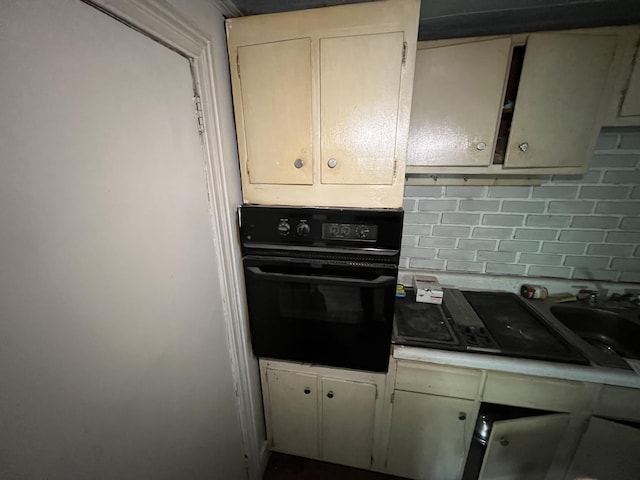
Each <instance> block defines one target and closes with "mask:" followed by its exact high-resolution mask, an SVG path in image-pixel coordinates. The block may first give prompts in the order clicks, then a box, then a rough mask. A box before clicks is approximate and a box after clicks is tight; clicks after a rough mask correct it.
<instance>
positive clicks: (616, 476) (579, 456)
mask: <svg viewBox="0 0 640 480" xmlns="http://www.w3.org/2000/svg"><path fill="white" fill-rule="evenodd" d="M638 452H640V430H639V429H637V428H633V427H630V426H627V425H621V424H619V423H615V422H611V421H608V420H604V419H602V418H598V417H592V418H591V421H590V422H589V427H588V428H587V431H586V432H585V433H584V435H583V436H582V439H581V440H580V445H579V446H578V450H577V451H576V454H575V457H574V458H573V462H572V463H571V466H570V467H569V472H568V473H567V476H566V478H567V479H571V480H573V479H575V478H581V477H585V478H586V477H588V478H597V479H598V480H636V479H637V478H638V475H639V472H640V456H639V455H638Z"/></svg>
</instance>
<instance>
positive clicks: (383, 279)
mask: <svg viewBox="0 0 640 480" xmlns="http://www.w3.org/2000/svg"><path fill="white" fill-rule="evenodd" d="M246 269H247V270H248V271H249V273H251V274H253V275H255V276H256V277H263V278H271V279H274V280H293V281H294V282H305V281H309V280H312V281H314V282H317V283H325V284H344V285H348V286H351V287H372V286H384V285H389V284H391V285H394V284H395V283H396V282H397V279H396V277H392V276H391V275H380V276H379V277H377V278H375V279H373V280H362V279H360V278H358V279H355V278H345V277H327V276H322V277H318V276H315V275H291V274H288V273H273V272H268V273H267V272H263V271H262V270H260V268H259V267H246Z"/></svg>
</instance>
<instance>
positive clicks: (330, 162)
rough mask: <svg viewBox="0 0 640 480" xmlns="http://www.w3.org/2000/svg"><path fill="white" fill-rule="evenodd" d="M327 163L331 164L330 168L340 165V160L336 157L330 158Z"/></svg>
mask: <svg viewBox="0 0 640 480" xmlns="http://www.w3.org/2000/svg"><path fill="white" fill-rule="evenodd" d="M327 165H328V166H329V168H335V167H336V165H338V161H337V160H336V159H335V158H330V159H329V161H328V162H327Z"/></svg>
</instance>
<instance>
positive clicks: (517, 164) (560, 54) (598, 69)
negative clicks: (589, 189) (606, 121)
mask: <svg viewBox="0 0 640 480" xmlns="http://www.w3.org/2000/svg"><path fill="white" fill-rule="evenodd" d="M615 47H616V38H615V36H613V35H582V34H535V35H530V36H529V40H528V41H527V46H526V52H525V58H524V65H523V68H522V76H521V78H520V84H519V86H518V95H517V98H516V104H515V111H514V117H513V123H512V124H511V132H510V135H509V144H508V146H507V153H506V158H505V167H507V168H523V167H533V168H537V167H584V169H585V170H586V166H587V165H588V161H589V160H590V158H591V155H592V150H593V146H594V144H595V141H596V137H597V133H598V130H599V123H600V120H601V118H600V116H601V109H602V108H603V106H604V105H603V100H607V99H608V95H606V87H607V85H608V82H609V71H610V68H609V67H610V64H611V61H612V59H613V55H614V52H615Z"/></svg>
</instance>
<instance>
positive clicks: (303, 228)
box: [296, 223, 311, 237]
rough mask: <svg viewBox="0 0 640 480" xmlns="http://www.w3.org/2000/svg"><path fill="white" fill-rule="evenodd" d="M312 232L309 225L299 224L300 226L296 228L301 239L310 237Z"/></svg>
mask: <svg viewBox="0 0 640 480" xmlns="http://www.w3.org/2000/svg"><path fill="white" fill-rule="evenodd" d="M310 231H311V227H309V224H308V223H299V224H298V226H297V227H296V232H297V233H298V235H300V236H301V237H306V236H307V235H309V232H310Z"/></svg>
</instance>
